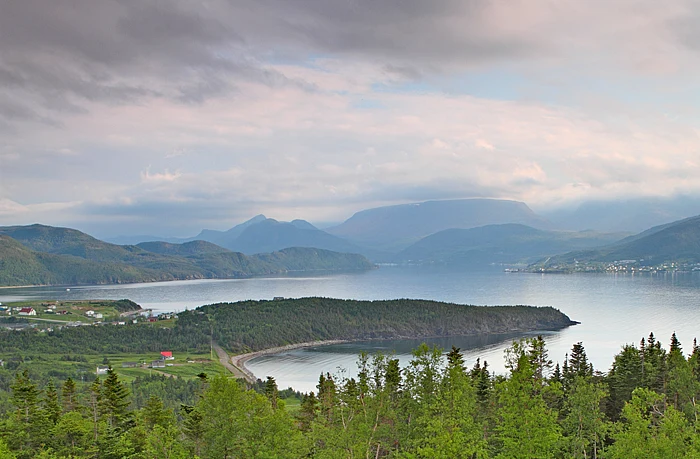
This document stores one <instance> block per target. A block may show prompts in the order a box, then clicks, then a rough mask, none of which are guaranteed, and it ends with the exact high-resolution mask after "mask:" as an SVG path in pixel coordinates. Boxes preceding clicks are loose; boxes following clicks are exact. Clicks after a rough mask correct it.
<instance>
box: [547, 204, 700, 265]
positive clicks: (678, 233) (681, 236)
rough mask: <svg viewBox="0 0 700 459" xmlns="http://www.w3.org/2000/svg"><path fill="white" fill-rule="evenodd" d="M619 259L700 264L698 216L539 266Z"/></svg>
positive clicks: (558, 258) (654, 263) (572, 253)
mask: <svg viewBox="0 0 700 459" xmlns="http://www.w3.org/2000/svg"><path fill="white" fill-rule="evenodd" d="M620 260H636V261H639V262H642V261H643V264H646V265H657V264H661V263H664V262H669V261H680V262H687V263H700V216H696V217H691V218H686V219H684V220H679V221H676V222H673V223H670V224H665V225H660V226H658V227H654V228H650V229H648V230H646V231H644V232H643V233H640V234H638V235H635V236H631V237H628V238H625V239H623V240H621V241H620V242H618V243H616V244H612V245H609V246H607V247H602V248H599V249H596V250H583V251H575V252H569V253H566V254H563V255H559V256H556V257H552V258H551V259H549V260H544V261H542V262H541V263H539V264H538V265H544V266H552V265H558V264H569V263H575V262H612V261H620Z"/></svg>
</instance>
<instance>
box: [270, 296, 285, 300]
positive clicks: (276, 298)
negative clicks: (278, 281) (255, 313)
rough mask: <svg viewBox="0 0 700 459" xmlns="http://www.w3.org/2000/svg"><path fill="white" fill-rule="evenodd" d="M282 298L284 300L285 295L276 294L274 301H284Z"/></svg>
mask: <svg viewBox="0 0 700 459" xmlns="http://www.w3.org/2000/svg"><path fill="white" fill-rule="evenodd" d="M282 300H284V297H283V296H276V297H274V298H272V301H282Z"/></svg>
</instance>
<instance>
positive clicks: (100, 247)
mask: <svg viewBox="0 0 700 459" xmlns="http://www.w3.org/2000/svg"><path fill="white" fill-rule="evenodd" d="M0 238H1V239H0V242H1V244H0V285H39V284H41V285H49V284H107V283H126V282H150V281H160V280H174V279H201V278H239V277H250V276H256V275H270V274H281V273H286V272H289V271H318V270H359V269H371V268H372V264H371V263H370V262H369V261H368V260H367V259H366V258H364V257H363V256H361V255H354V254H346V253H338V252H333V251H327V250H319V249H311V248H292V249H285V250H283V251H281V252H279V253H272V254H265V255H260V256H257V257H249V256H246V255H244V254H242V253H238V252H231V251H229V250H227V249H225V248H223V247H219V246H216V245H214V244H211V243H208V242H204V241H193V242H189V243H185V244H170V243H165V242H154V243H144V244H142V246H141V247H139V246H118V245H115V244H109V243H106V242H103V241H100V240H98V239H95V238H93V237H92V236H89V235H87V234H85V233H82V232H80V231H77V230H74V229H70V228H56V227H50V226H44V225H31V226H13V227H0ZM15 238H16V239H15Z"/></svg>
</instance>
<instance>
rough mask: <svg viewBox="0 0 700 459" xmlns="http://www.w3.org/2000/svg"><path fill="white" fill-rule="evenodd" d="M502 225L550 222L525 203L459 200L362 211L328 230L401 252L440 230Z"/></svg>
mask: <svg viewBox="0 0 700 459" xmlns="http://www.w3.org/2000/svg"><path fill="white" fill-rule="evenodd" d="M503 223H519V224H523V225H528V226H532V227H535V228H548V227H549V226H550V224H549V222H548V221H547V220H545V219H543V218H542V217H539V216H538V215H536V214H535V213H534V212H533V211H532V210H531V209H530V208H529V207H528V206H527V205H526V204H524V203H522V202H517V201H508V200H500V199H458V200H451V201H427V202H422V203H416V204H402V205H397V206H388V207H378V208H375V209H368V210H363V211H361V212H357V213H356V214H355V215H353V216H352V217H350V218H349V219H348V220H346V221H345V222H344V223H342V224H340V225H338V226H335V227H333V228H328V229H327V231H328V232H329V233H331V234H333V235H335V236H339V237H343V238H346V239H348V240H350V241H352V242H354V243H356V244H358V245H366V246H369V247H373V248H376V249H383V250H390V251H392V250H393V251H399V250H401V249H404V248H406V247H408V246H409V245H411V244H413V243H414V242H416V241H418V240H419V239H421V238H423V237H425V236H428V235H431V234H433V233H437V232H438V231H443V230H446V229H452V228H462V229H468V228H474V227H478V226H485V225H492V224H503Z"/></svg>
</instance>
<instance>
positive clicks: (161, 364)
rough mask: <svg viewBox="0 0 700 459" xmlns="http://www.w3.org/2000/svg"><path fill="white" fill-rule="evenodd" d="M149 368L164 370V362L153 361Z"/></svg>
mask: <svg viewBox="0 0 700 459" xmlns="http://www.w3.org/2000/svg"><path fill="white" fill-rule="evenodd" d="M151 368H165V360H154V361H153V362H151Z"/></svg>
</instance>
